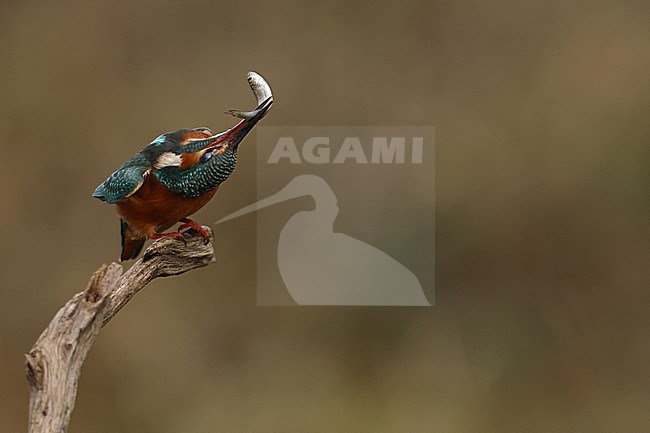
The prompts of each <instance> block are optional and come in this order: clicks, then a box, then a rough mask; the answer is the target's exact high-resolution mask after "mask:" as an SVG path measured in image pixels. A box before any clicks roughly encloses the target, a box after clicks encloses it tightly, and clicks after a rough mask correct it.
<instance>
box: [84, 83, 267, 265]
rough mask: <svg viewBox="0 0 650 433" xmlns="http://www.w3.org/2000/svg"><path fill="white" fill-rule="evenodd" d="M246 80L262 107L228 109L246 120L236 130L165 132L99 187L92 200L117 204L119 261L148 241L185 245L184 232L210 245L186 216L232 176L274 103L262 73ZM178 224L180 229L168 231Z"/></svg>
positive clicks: (198, 207) (205, 234)
mask: <svg viewBox="0 0 650 433" xmlns="http://www.w3.org/2000/svg"><path fill="white" fill-rule="evenodd" d="M248 82H249V85H250V86H251V89H252V90H253V93H254V94H255V97H256V99H257V102H258V105H257V107H256V108H255V109H254V110H252V111H236V110H230V111H227V113H229V114H232V115H233V116H235V117H238V118H241V119H242V120H241V121H240V122H239V123H238V124H237V125H236V126H234V127H233V128H230V129H228V130H226V131H224V132H221V133H218V134H214V133H213V132H212V131H211V130H210V129H208V128H206V127H200V128H192V129H180V130H178V131H174V132H167V133H165V134H161V135H160V136H158V137H157V138H155V139H154V140H153V141H152V142H151V143H149V144H148V145H147V146H145V147H144V149H142V150H141V151H140V152H138V153H137V154H136V155H135V156H134V157H133V158H131V159H130V160H128V161H127V162H125V163H124V164H123V165H122V166H121V167H120V168H118V169H117V170H116V171H115V172H114V173H113V174H111V175H110V176H109V177H108V178H107V179H106V180H105V181H104V182H102V183H101V184H100V185H99V186H98V187H97V188H96V189H95V191H94V192H93V197H95V198H98V199H100V200H102V201H105V202H107V203H109V204H114V205H116V206H117V211H118V214H119V216H120V233H121V237H122V252H121V254H120V260H121V261H124V260H130V259H134V258H136V257H137V256H138V255H139V254H140V251H142V247H143V245H144V243H145V241H146V240H147V239H159V238H162V237H172V238H176V239H179V240H181V241H183V242H184V238H183V233H182V231H183V230H186V229H191V230H194V231H196V232H197V233H198V234H199V235H200V236H202V237H203V238H204V239H205V242H206V243H207V242H208V241H209V234H208V233H207V231H206V230H205V229H203V228H202V227H201V226H200V225H199V224H197V223H196V222H195V221H193V220H191V219H190V218H188V217H189V216H190V215H192V214H194V213H195V212H197V211H198V210H199V209H201V208H202V207H203V206H205V204H206V203H208V201H210V199H211V198H212V197H213V196H214V195H215V193H216V192H217V190H218V189H219V186H220V185H221V184H222V183H223V182H224V181H225V180H226V179H228V177H230V175H231V174H232V172H233V170H234V169H235V165H236V164H237V149H238V147H239V143H240V142H241V141H242V140H243V139H244V137H245V136H246V134H248V132H250V130H251V129H253V127H254V126H255V125H256V124H257V122H258V121H259V120H260V119H261V118H262V117H264V116H265V115H266V112H267V111H268V109H269V108H270V107H271V105H272V104H273V95H272V94H271V89H270V87H269V86H268V84H267V83H266V81H265V80H264V79H263V78H262V76H261V75H259V74H257V73H255V72H249V73H248ZM179 222H180V223H181V225H180V226H179V227H178V229H177V230H176V231H172V232H165V230H168V229H169V228H171V227H172V226H174V225H175V224H176V223H179Z"/></svg>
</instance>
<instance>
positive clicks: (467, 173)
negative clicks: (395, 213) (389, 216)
mask: <svg viewBox="0 0 650 433" xmlns="http://www.w3.org/2000/svg"><path fill="white" fill-rule="evenodd" d="M649 15H650V12H649V10H648V8H647V5H646V4H644V3H643V2H606V1H603V2H601V1H598V2H594V1H570V2H566V1H547V2H539V1H527V0H525V1H513V0H511V1H499V2H481V1H461V2H452V1H433V2H431V1H428V2H354V3H351V2H343V1H341V2H329V1H327V2H288V1H277V2H216V1H192V2H182V1H160V0H156V1H139V2H127V1H110V2H109V1H105V2H66V1H62V2H48V1H41V2H39V1H11V0H3V1H2V2H1V3H0V59H1V64H2V66H0V94H1V95H2V98H1V99H0V145H1V146H2V147H1V149H2V155H3V164H2V165H3V169H2V170H0V196H1V197H2V202H1V204H0V206H2V212H0V227H2V249H1V251H0V254H1V257H0V296H1V302H0V388H1V389H2V397H0V431H2V432H19V431H25V428H26V425H27V409H28V387H27V382H26V380H25V377H24V369H23V354H24V353H26V352H28V351H29V349H30V347H31V346H32V344H33V343H34V342H35V340H36V339H37V337H38V335H39V334H40V333H41V331H42V330H43V329H44V328H45V327H46V325H47V324H48V323H49V321H50V319H51V318H52V316H53V315H54V314H55V313H56V311H57V310H58V309H59V307H60V306H61V305H63V304H64V303H65V302H66V301H67V300H68V299H69V298H70V297H71V296H72V295H73V294H74V293H76V292H78V291H80V290H83V289H84V287H85V285H86V283H87V281H88V278H89V277H90V275H91V274H92V272H93V271H94V270H95V269H96V268H97V267H98V266H99V265H101V264H102V263H105V262H110V261H112V260H115V259H116V257H117V254H118V250H119V228H118V220H117V216H116V214H115V209H114V208H111V207H109V206H107V205H106V204H104V203H101V202H100V201H98V200H95V199H93V198H92V197H91V196H90V194H91V193H92V191H93V189H94V188H95V186H96V185H97V184H98V183H100V182H101V181H102V180H103V179H104V178H105V177H106V176H107V175H108V174H110V173H111V172H112V171H113V170H114V169H115V168H117V167H118V166H119V165H120V164H121V163H122V162H124V161H125V160H126V159H127V158H129V157H130V156H131V155H133V154H134V153H135V152H137V151H138V150H139V149H140V148H141V147H143V146H144V145H145V144H146V143H148V142H149V141H150V140H151V139H152V138H154V137H156V136H157V135H158V134H160V133H161V132H164V131H169V130H174V129H178V128H182V127H195V126H202V125H205V126H209V127H211V128H213V129H214V130H222V129H225V128H227V127H229V126H231V125H233V124H234V123H233V121H234V119H232V118H229V117H228V116H226V115H223V114H221V113H222V111H224V110H226V109H231V108H237V109H249V108H250V107H249V106H252V104H251V103H252V101H253V99H252V96H251V94H250V90H249V89H248V87H247V85H246V83H245V80H244V76H245V73H246V72H247V71H248V70H250V69H253V70H257V71H259V72H261V73H262V74H263V75H264V76H265V77H266V78H267V79H268V81H269V83H271V86H272V87H273V90H274V93H275V95H276V103H275V105H274V107H273V110H271V112H270V113H269V116H268V117H267V118H266V119H265V120H264V123H265V124H266V125H433V126H435V127H436V144H437V149H436V153H437V165H436V258H435V266H436V298H435V303H436V305H435V307H432V308H371V307H368V308H306V307H286V308H262V307H257V306H256V305H255V299H256V293H255V272H254V269H255V232H254V230H244V228H246V226H245V225H235V224H233V225H229V226H228V227H226V226H225V225H224V226H223V227H222V226H221V225H220V226H216V227H215V230H216V237H217V241H216V248H217V256H218V260H217V263H216V264H213V265H211V266H209V267H207V268H204V269H200V270H197V271H193V272H191V273H189V274H186V275H183V276H179V277H174V278H169V279H163V280H156V281H155V282H154V283H152V284H151V285H149V286H148V287H147V288H146V289H145V290H144V291H143V292H141V293H140V294H138V296H137V297H136V298H134V300H133V301H132V302H130V303H129V305H128V306H127V307H126V308H125V309H124V310H123V311H122V312H121V313H120V314H119V315H118V316H117V317H116V319H114V320H113V321H112V322H111V323H110V324H109V326H107V327H106V328H105V329H104V330H103V331H102V332H101V333H100V335H99V337H98V340H97V342H96V344H95V346H94V347H93V350H92V351H91V353H90V355H89V357H88V359H87V361H86V363H85V366H84V369H83V374H82V376H81V381H80V387H79V394H78V398H77V405H76V408H75V412H74V414H73V416H72V422H71V426H70V431H71V432H86V431H89V432H95V433H101V432H107V433H108V432H136V431H137V432H142V433H146V432H156V433H165V432H170V433H171V432H179V431H185V432H229V433H232V432H301V433H304V432H431V431H444V432H470V431H471V432H522V431H525V432H529V433H532V432H549V431H589V432H613V431H617V432H632V431H634V432H642V431H649V430H648V426H650V402H649V399H648V389H649V387H650V368H649V365H650V338H649V336H650V332H649V331H650V314H648V313H649V312H648V306H649V305H650V296H649V295H648V289H649V287H648V286H649V281H650V278H649V273H648V262H649V259H650V248H649V245H650V243H649V241H650V230H649V228H648V213H649V211H650V200H649V197H648V189H649V187H650V172H649V170H648V166H649V164H650V151H649V149H650V147H649V146H648V142H649V140H650V124H649V122H648V115H649V114H650V110H649V108H650V81H649V80H648V73H649V72H650V56H648V52H649V51H650V28H649V27H648V19H649V18H650V16H649ZM248 144H249V146H245V145H244V146H242V147H241V150H240V162H239V165H238V168H237V173H236V175H235V176H233V178H232V179H231V180H229V181H228V185H227V188H224V189H223V190H222V191H221V192H220V193H219V195H218V197H217V199H215V200H213V201H212V202H211V203H210V204H209V205H207V206H206V207H205V208H204V209H203V210H202V211H201V212H200V213H199V214H197V220H198V221H200V222H203V223H211V222H214V221H216V220H217V219H219V218H220V217H222V216H224V215H226V214H227V213H229V212H232V211H233V210H236V209H239V208H240V207H242V206H244V205H247V204H249V203H251V202H253V201H255V178H254V172H255V166H254V161H255V153H254V152H255V149H254V140H252V139H249V141H248ZM251 144H252V145H251ZM393 200H394V202H392V201H393ZM399 200H400V197H387V201H390V202H392V203H395V205H399ZM250 227H254V224H253V225H251V226H250ZM238 229H239V230H238ZM417 236H430V237H431V239H433V233H420V234H417ZM414 254H417V251H414ZM127 266H128V264H127ZM432 266H433V263H432Z"/></svg>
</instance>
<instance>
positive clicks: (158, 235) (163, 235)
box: [149, 232, 187, 244]
mask: <svg viewBox="0 0 650 433" xmlns="http://www.w3.org/2000/svg"><path fill="white" fill-rule="evenodd" d="M149 237H150V238H151V239H160V238H176V239H178V240H179V241H183V243H184V244H186V243H187V241H186V240H185V238H184V237H183V234H182V233H180V232H170V233H154V234H152V235H151V236H149Z"/></svg>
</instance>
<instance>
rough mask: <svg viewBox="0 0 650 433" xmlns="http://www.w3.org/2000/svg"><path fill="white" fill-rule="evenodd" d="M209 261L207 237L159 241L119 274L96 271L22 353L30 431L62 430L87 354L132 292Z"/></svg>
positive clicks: (113, 269)
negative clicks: (28, 398) (26, 381)
mask: <svg viewBox="0 0 650 433" xmlns="http://www.w3.org/2000/svg"><path fill="white" fill-rule="evenodd" d="M204 228H205V229H206V230H208V232H209V233H210V235H211V236H212V231H211V230H210V229H209V228H208V227H204ZM214 260H215V257H214V248H213V246H212V238H211V240H210V242H209V243H208V244H205V243H204V241H203V238H201V237H198V236H193V237H190V238H188V239H187V244H184V243H182V242H179V241H178V240H177V239H171V238H163V239H159V240H157V241H155V242H154V243H153V244H152V245H151V246H150V247H149V248H148V249H147V250H146V251H145V253H144V255H143V257H142V258H141V259H140V260H138V261H137V262H136V263H135V264H134V265H133V266H132V267H131V268H130V269H129V270H128V271H126V272H125V273H124V274H122V266H121V265H120V264H118V263H111V264H110V265H102V266H101V267H100V268H99V269H97V271H95V273H94V274H93V275H92V277H91V278H90V281H89V282H88V287H87V288H86V290H84V291H83V292H81V293H77V294H76V295H75V296H73V297H72V299H70V300H69V301H68V302H67V303H66V304H65V305H64V306H63V308H61V309H60V310H59V311H58V313H57V314H56V315H55V316H54V318H53V319H52V321H51V322H50V324H49V325H48V327H47V328H46V329H45V331H43V333H42V334H41V336H40V337H39V338H38V340H37V341H36V343H35V344H34V347H32V349H31V350H30V352H29V354H27V355H26V358H27V359H26V362H25V368H26V373H27V380H28V382H29V388H30V400H29V433H65V432H66V431H67V429H68V423H69V422H70V414H71V413H72V410H73V408H74V403H75V398H76V395H77V384H78V381H79V375H80V374H81V366H82V365H83V362H84V360H85V359H86V355H87V354H88V352H89V351H90V348H91V347H92V345H93V343H94V342H95V338H96V337H97V334H98V333H99V330H100V329H101V328H102V327H103V326H105V325H106V324H107V323H108V322H109V321H110V320H111V319H112V318H113V317H115V315H116V314H117V313H118V312H119V311H120V310H121V309H122V307H124V305H126V303H127V302H129V300H130V299H131V298H132V297H133V296H134V295H135V294H136V293H138V292H139V291H140V290H141V289H142V288H143V287H144V286H146V285H147V284H149V283H150V282H151V281H152V280H154V279H155V278H158V277H167V276H170V275H179V274H182V273H184V272H187V271H189V270H192V269H195V268H200V267H203V266H206V265H208V264H210V263H211V262H213V261H214Z"/></svg>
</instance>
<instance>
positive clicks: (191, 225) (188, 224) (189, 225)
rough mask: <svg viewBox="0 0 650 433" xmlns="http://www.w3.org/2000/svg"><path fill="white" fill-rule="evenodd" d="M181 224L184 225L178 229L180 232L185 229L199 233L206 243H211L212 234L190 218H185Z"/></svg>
mask: <svg viewBox="0 0 650 433" xmlns="http://www.w3.org/2000/svg"><path fill="white" fill-rule="evenodd" d="M180 222H182V223H183V224H181V225H180V227H178V231H179V232H180V231H181V230H185V229H191V230H194V231H195V232H197V233H198V234H199V235H201V237H202V238H203V239H204V240H205V243H206V244H207V243H208V242H210V234H209V233H208V232H207V231H206V230H205V229H204V228H203V227H201V226H200V225H198V224H197V223H196V222H194V221H192V220H191V219H189V218H183V219H182V220H181V221H180Z"/></svg>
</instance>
